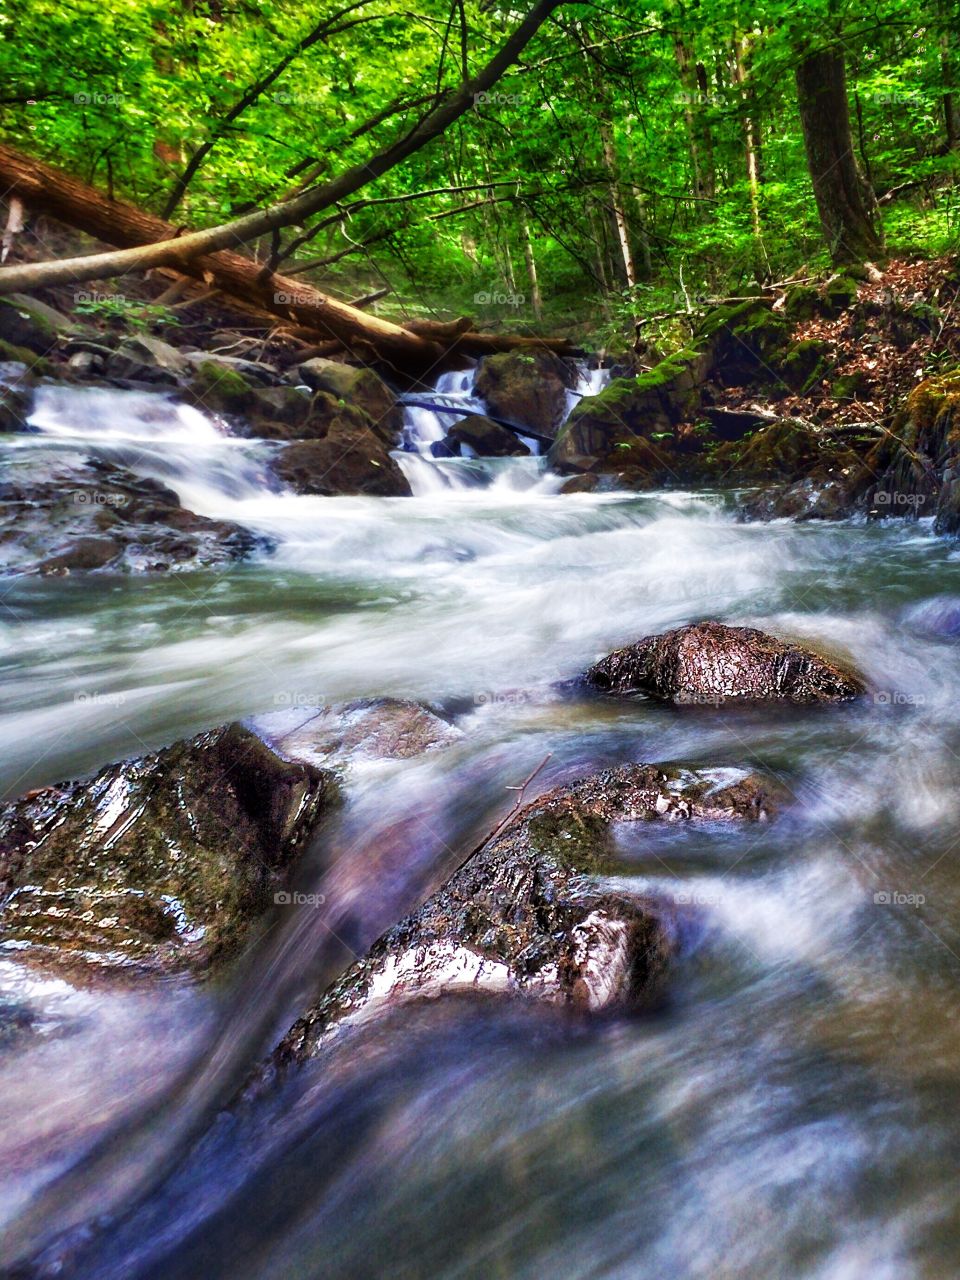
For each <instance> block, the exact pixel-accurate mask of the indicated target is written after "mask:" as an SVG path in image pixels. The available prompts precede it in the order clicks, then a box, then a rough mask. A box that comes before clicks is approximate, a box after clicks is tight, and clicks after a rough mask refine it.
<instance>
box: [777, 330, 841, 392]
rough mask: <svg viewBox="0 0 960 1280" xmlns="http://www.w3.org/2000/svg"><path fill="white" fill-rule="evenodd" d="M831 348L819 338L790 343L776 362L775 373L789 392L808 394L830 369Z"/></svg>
mask: <svg viewBox="0 0 960 1280" xmlns="http://www.w3.org/2000/svg"><path fill="white" fill-rule="evenodd" d="M831 351H832V349H831V346H830V344H829V343H828V342H824V341H822V340H821V339H819V338H803V339H801V341H800V342H792V343H791V344H790V345H789V346H788V347H787V348H786V349H785V350H784V351H783V352H781V353H780V356H779V358H778V359H777V361H776V368H777V372H778V373H779V375H780V377H781V378H782V379H783V381H784V382H785V383H786V384H787V386H788V387H789V388H790V390H791V391H799V392H800V393H801V394H802V395H806V394H807V393H808V392H810V391H811V390H812V389H813V388H814V387H815V386H816V385H817V383H818V382H820V381H822V379H823V378H824V377H825V376H826V374H827V372H828V371H829V369H830V357H831Z"/></svg>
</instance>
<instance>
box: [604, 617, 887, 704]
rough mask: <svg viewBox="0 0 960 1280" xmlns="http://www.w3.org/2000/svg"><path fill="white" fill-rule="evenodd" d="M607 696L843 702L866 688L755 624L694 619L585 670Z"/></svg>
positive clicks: (695, 700) (858, 680)
mask: <svg viewBox="0 0 960 1280" xmlns="http://www.w3.org/2000/svg"><path fill="white" fill-rule="evenodd" d="M586 680H587V682H588V683H589V684H591V685H593V686H594V687H595V688H597V689H600V690H602V691H603V692H604V693H612V694H621V695H624V694H633V693H646V694H649V695H651V696H652V697H655V698H661V699H663V700H664V701H667V702H672V703H674V704H675V705H720V704H722V703H726V702H734V701H775V702H799V703H815V702H842V701H847V700H848V699H851V698H856V697H859V696H860V695H861V694H863V693H864V692H866V686H865V684H864V682H863V680H862V679H861V678H860V677H859V676H858V675H856V674H854V673H853V672H852V671H849V670H847V669H845V668H844V667H841V666H839V665H838V664H836V663H834V662H831V661H828V660H827V659H826V658H823V657H821V656H820V655H819V654H816V653H814V652H812V651H811V650H809V649H804V648H802V647H801V646H799V645H796V644H791V643H789V642H788V641H785V640H779V639H778V638H777V637H776V636H771V635H768V634H766V633H765V632H763V631H757V630H755V629H754V628H753V627H728V626H724V625H723V624H722V623H719V622H699V623H694V624H692V625H690V626H686V627H678V628H676V630H673V631H665V632H663V633H662V634H661V635H655V636H646V637H645V638H644V639H643V640H640V641H638V643H636V644H633V645H629V646H628V647H627V648H624V649H617V650H616V651H615V652H614V653H611V654H608V656H607V657H606V658H604V659H603V660H602V661H601V662H598V663H596V665H595V666H593V667H591V668H590V670H589V671H588V672H587V673H586Z"/></svg>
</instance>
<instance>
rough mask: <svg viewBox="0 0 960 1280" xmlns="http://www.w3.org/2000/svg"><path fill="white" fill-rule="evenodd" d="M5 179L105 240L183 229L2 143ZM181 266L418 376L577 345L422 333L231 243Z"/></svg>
mask: <svg viewBox="0 0 960 1280" xmlns="http://www.w3.org/2000/svg"><path fill="white" fill-rule="evenodd" d="M0 187H3V188H6V189H7V191H8V198H10V194H11V193H13V194H14V195H15V196H16V197H18V198H20V199H22V200H23V202H24V203H25V204H26V205H28V206H29V207H31V208H33V209H35V210H36V211H37V212H40V213H46V214H49V215H50V216H51V217H54V218H57V219H58V220H59V221H61V222H65V223H67V224H68V225H69V226H73V227H76V228H78V229H79V230H81V231H85V232H86V233H87V234H88V235H91V236H94V237H96V239H98V240H104V241H107V242H112V243H114V244H118V245H123V246H125V245H136V244H146V243H151V242H154V241H157V240H165V239H169V238H170V237H171V236H173V235H175V234H176V231H175V228H173V227H171V226H170V225H169V223H166V222H163V221H162V220H161V219H159V218H156V217H154V216H153V215H152V214H148V213H144V212H143V211H142V210H140V209H137V208H135V207H134V206H133V205H130V204H125V203H123V202H122V201H119V200H109V199H108V198H107V197H106V196H104V195H103V194H102V193H101V192H99V191H97V190H96V189H95V188H93V187H90V186H87V184H86V183H84V182H80V181H78V180H77V179H75V178H71V177H70V176H69V175H67V174H64V173H61V172H60V171H59V170H56V169H52V168H50V166H49V165H45V164H42V163H41V162H40V161H38V160H31V159H29V158H28V157H26V156H23V155H21V154H20V153H19V152H16V151H14V150H13V149H12V148H10V147H5V146H3V145H2V144H0ZM97 256H98V257H102V256H109V255H97ZM177 269H178V270H179V271H181V272H183V273H184V274H186V275H189V276H192V277H193V278H195V279H197V280H200V281H202V282H204V283H206V284H207V285H210V286H213V287H215V288H217V289H219V290H220V291H221V292H222V293H224V294H227V295H229V296H231V297H233V298H236V299H238V300H239V301H240V302H242V303H244V304H246V305H247V306H252V307H254V308H256V309H257V310H258V311H261V312H270V313H271V314H273V315H275V316H280V317H282V318H283V319H284V320H288V321H292V322H293V323H297V324H301V325H303V326H305V327H306V328H307V329H308V330H310V331H311V332H312V333H313V334H314V335H315V336H316V337H317V338H320V339H325V340H333V339H336V340H337V341H338V342H339V343H341V344H342V346H343V347H344V348H345V350H346V351H347V352H348V354H350V355H351V356H353V357H354V358H355V359H358V360H369V359H371V356H375V357H376V358H377V359H380V360H382V361H383V362H384V363H385V364H389V365H392V366H393V367H394V368H396V369H398V370H402V371H405V372H409V373H411V374H412V375H414V376H420V375H422V374H425V373H427V372H428V371H429V370H430V369H431V368H433V367H434V366H436V365H437V364H438V362H441V364H443V363H447V362H448V361H449V358H450V357H451V356H452V355H454V354H457V355H461V356H462V355H466V356H473V355H481V354H486V353H487V352H491V351H498V350H500V351H507V350H511V349H512V348H513V347H519V348H525V347H526V346H527V345H529V344H530V343H537V342H540V343H541V345H543V346H545V347H548V348H550V349H551V350H554V351H557V352H559V353H569V352H570V351H571V350H572V348H571V344H570V343H569V342H568V341H567V340H566V339H562V338H561V339H550V338H544V339H528V338H515V337H512V336H511V335H509V334H503V335H500V334H496V335H487V334H479V333H473V332H460V333H457V334H454V335H452V336H449V337H448V336H447V335H446V334H443V333H442V331H441V330H440V329H439V327H438V328H434V329H431V328H429V327H428V329H427V330H426V331H423V332H420V333H416V332H414V331H413V329H412V328H406V327H403V326H401V325H397V324H393V323H392V322H391V321H389V320H383V319H381V318H379V317H378V316H373V315H369V314H367V313H366V312H363V311H361V310H360V309H358V308H357V307H355V306H351V305H349V304H348V303H345V302H341V301H339V300H338V299H336V298H331V297H329V296H328V295H327V294H324V293H321V292H320V290H319V289H314V288H312V286H310V285H308V284H304V282H303V281H302V280H296V279H293V278H292V277H289V276H279V275H273V276H268V277H267V278H266V279H264V276H263V269H262V267H261V265H260V264H259V263H257V262H255V261H254V260H253V259H251V258H247V257H244V256H243V254H239V253H231V252H226V251H224V252H221V253H217V254H212V255H210V256H209V257H202V258H196V259H191V260H190V261H188V262H186V263H183V264H181V265H180V266H179V267H178V268H177ZM14 270H19V269H18V268H13V269H12V268H3V269H0V292H5V290H3V288H2V285H3V283H4V282H5V280H6V278H7V275H8V273H9V274H13V271H14ZM95 278H96V277H95Z"/></svg>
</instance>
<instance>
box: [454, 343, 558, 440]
mask: <svg viewBox="0 0 960 1280" xmlns="http://www.w3.org/2000/svg"><path fill="white" fill-rule="evenodd" d="M575 385H576V371H575V370H574V368H573V367H572V366H571V365H569V364H567V363H566V362H565V361H563V360H561V359H560V357H559V356H555V355H553V353H552V352H550V351H534V352H520V351H502V352H499V353H498V354H497V355H492V356H484V358H483V359H482V360H481V361H480V367H479V369H478V371H477V380H476V394H477V395H478V396H479V397H480V398H481V399H482V400H483V401H484V402H485V403H486V405H487V407H488V408H489V409H490V411H491V412H492V413H495V414H496V415H497V416H498V417H500V418H506V419H507V421H508V422H515V423H516V424H517V425H518V426H524V427H531V428H532V429H533V430H534V431H538V432H540V433H541V434H542V435H553V433H554V432H555V431H556V430H557V428H558V427H559V426H560V424H561V423H562V422H563V419H564V417H565V415H566V412H567V391H568V390H569V389H572V388H573V387H574V386H575Z"/></svg>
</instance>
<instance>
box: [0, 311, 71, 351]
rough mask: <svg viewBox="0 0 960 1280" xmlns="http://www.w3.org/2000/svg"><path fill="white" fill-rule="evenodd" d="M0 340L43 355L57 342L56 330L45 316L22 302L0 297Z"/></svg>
mask: <svg viewBox="0 0 960 1280" xmlns="http://www.w3.org/2000/svg"><path fill="white" fill-rule="evenodd" d="M0 340H2V341H3V342H4V343H11V344H12V345H13V346H15V347H26V348H27V350H28V351H32V352H33V353H34V355H38V356H45V355H46V354H47V352H48V351H50V350H52V349H53V347H55V346H56V343H57V330H56V328H55V327H54V325H53V324H51V322H50V321H49V320H48V319H47V317H46V316H44V315H41V314H40V312H39V311H35V310H33V309H32V308H31V307H29V306H27V305H24V304H22V303H13V302H10V301H9V299H6V298H4V299H0Z"/></svg>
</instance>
